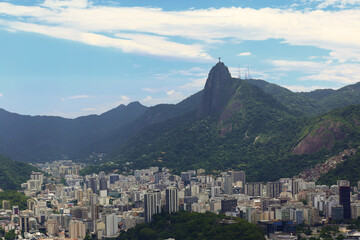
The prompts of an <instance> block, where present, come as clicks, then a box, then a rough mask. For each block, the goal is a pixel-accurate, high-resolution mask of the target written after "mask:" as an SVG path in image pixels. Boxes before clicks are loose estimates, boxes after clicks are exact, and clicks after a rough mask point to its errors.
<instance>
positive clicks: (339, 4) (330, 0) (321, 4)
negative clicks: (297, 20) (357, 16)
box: [307, 0, 360, 9]
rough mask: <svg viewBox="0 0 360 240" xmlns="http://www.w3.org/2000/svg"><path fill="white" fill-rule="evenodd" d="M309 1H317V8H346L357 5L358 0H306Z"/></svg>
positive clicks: (359, 3)
mask: <svg viewBox="0 0 360 240" xmlns="http://www.w3.org/2000/svg"><path fill="white" fill-rule="evenodd" d="M307 1H308V2H310V3H313V2H315V3H318V5H317V8H319V9H323V8H327V7H335V8H346V7H352V6H354V5H357V6H359V5H360V0H307Z"/></svg>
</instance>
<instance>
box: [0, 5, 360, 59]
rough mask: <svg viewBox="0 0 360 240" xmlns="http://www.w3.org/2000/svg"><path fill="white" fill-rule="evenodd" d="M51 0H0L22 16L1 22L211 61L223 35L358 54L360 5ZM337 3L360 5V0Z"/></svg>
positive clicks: (8, 11) (0, 10) (5, 10)
mask: <svg viewBox="0 0 360 240" xmlns="http://www.w3.org/2000/svg"><path fill="white" fill-rule="evenodd" d="M46 2H47V3H46ZM46 2H45V3H46V4H47V5H48V6H53V7H54V8H55V9H53V8H50V7H44V4H45V3H44V4H43V5H39V6H18V5H13V4H10V3H0V14H2V15H3V16H4V15H7V16H11V17H14V18H15V19H17V21H13V20H11V21H9V20H7V21H1V22H0V24H1V25H3V28H8V29H12V30H17V31H28V32H35V33H39V34H45V35H48V36H52V37H56V38H62V39H68V40H73V41H79V42H82V43H85V44H89V45H95V46H101V47H114V48H117V49H120V50H121V51H124V52H130V53H139V54H149V55H154V56H160V57H167V58H181V59H187V60H192V61H209V60H212V57H211V56H210V55H209V53H208V52H207V49H209V47H210V46H212V45H214V44H217V43H219V42H223V41H225V39H231V40H229V41H232V40H236V41H242V40H266V39H270V38H275V39H284V43H289V44H292V45H301V46H303V45H305V46H315V47H318V48H322V49H327V50H330V51H331V56H332V57H333V58H336V59H345V60H346V61H349V60H356V61H360V31H359V29H360V9H357V8H354V9H341V10H338V11H324V10H308V9H306V10H294V9H276V8H262V9H251V8H240V7H239V8H236V7H230V8H219V9H215V8H210V9H195V10H194V9H193V10H187V11H165V10H162V9H157V8H146V7H105V6H92V5H89V4H87V2H86V1H79V2H77V1H54V0H53V1H46ZM325 2H329V1H325ZM332 2H335V3H341V4H356V3H358V2H359V0H346V1H345V0H336V1H332ZM56 6H58V7H57V8H56ZM129 32H131V34H130V33H129ZM173 37H177V38H178V37H180V38H185V39H187V40H196V44H195V43H193V44H185V43H180V42H179V41H175V40H174V39H173ZM226 41H228V40H226ZM187 42H189V41H187Z"/></svg>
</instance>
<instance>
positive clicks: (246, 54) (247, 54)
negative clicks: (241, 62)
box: [238, 52, 252, 57]
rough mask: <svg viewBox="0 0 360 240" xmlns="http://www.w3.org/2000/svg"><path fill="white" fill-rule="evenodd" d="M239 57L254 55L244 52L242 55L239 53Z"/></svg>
mask: <svg viewBox="0 0 360 240" xmlns="http://www.w3.org/2000/svg"><path fill="white" fill-rule="evenodd" d="M238 56H241V57H244V56H252V53H251V52H242V53H239V54H238Z"/></svg>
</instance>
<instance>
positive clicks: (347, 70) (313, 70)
mask: <svg viewBox="0 0 360 240" xmlns="http://www.w3.org/2000/svg"><path fill="white" fill-rule="evenodd" d="M271 63H272V64H273V65H274V66H275V67H276V68H277V70H279V71H299V72H302V73H303V74H307V75H304V76H302V77H300V78H299V80H303V81H328V82H336V83H340V84H342V85H345V84H353V83H356V82H359V81H360V64H356V63H340V64H332V61H327V62H309V61H286V60H273V61H271Z"/></svg>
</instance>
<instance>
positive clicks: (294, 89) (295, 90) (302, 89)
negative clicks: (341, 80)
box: [282, 85, 328, 92]
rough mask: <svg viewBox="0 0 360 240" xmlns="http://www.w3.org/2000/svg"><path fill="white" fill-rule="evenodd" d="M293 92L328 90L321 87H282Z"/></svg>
mask: <svg viewBox="0 0 360 240" xmlns="http://www.w3.org/2000/svg"><path fill="white" fill-rule="evenodd" d="M282 86H283V87H284V88H287V89H289V90H291V91H293V92H310V91H313V90H316V89H328V87H322V86H301V85H282Z"/></svg>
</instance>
